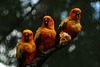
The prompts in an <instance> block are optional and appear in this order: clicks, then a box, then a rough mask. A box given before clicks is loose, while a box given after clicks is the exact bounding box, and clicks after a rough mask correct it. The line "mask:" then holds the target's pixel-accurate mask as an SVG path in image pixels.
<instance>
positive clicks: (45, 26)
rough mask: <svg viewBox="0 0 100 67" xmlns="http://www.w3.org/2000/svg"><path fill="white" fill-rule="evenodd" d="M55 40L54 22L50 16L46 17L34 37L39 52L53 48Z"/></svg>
mask: <svg viewBox="0 0 100 67" xmlns="http://www.w3.org/2000/svg"><path fill="white" fill-rule="evenodd" d="M55 39H56V31H55V29H54V20H53V19H52V18H51V17H50V16H44V18H43V22H42V25H41V27H39V28H38V30H37V31H36V34H35V37H34V41H35V43H36V45H37V52H44V51H46V50H48V49H50V48H51V47H53V46H54V44H55Z"/></svg>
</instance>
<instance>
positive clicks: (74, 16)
mask: <svg viewBox="0 0 100 67" xmlns="http://www.w3.org/2000/svg"><path fill="white" fill-rule="evenodd" d="M69 18H70V19H71V20H75V21H78V22H80V19H81V10H80V9H79V8H74V9H72V10H71V12H70V15H69Z"/></svg>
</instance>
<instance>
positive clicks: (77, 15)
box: [75, 11, 80, 19]
mask: <svg viewBox="0 0 100 67" xmlns="http://www.w3.org/2000/svg"><path fill="white" fill-rule="evenodd" d="M79 15H80V11H77V12H76V16H75V17H76V18H77V19H78V18H79Z"/></svg>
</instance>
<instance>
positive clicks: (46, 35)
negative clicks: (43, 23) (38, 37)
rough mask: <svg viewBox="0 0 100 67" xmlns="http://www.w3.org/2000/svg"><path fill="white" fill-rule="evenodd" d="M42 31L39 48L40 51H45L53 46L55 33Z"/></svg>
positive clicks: (47, 30)
mask: <svg viewBox="0 0 100 67" xmlns="http://www.w3.org/2000/svg"><path fill="white" fill-rule="evenodd" d="M41 31H42V42H41V44H40V46H39V50H40V51H46V50H48V49H50V48H51V47H52V46H54V44H55V38H56V32H55V30H49V29H47V28H44V29H42V30H41Z"/></svg>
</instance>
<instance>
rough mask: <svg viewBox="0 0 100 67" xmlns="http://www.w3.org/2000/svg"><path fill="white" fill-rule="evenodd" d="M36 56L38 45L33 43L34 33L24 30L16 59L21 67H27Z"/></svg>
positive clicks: (17, 48)
mask: <svg viewBox="0 0 100 67" xmlns="http://www.w3.org/2000/svg"><path fill="white" fill-rule="evenodd" d="M35 55H36V45H35V42H34V41H33V32H32V31H31V30H28V29H26V30H24V31H23V34H22V38H21V41H20V43H19V44H18V45H17V47H16V57H17V60H18V64H19V67H25V65H26V64H27V63H30V62H31V61H32V60H34V58H35Z"/></svg>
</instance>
